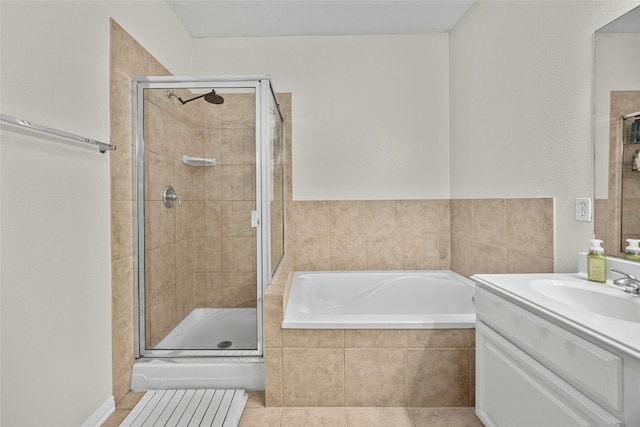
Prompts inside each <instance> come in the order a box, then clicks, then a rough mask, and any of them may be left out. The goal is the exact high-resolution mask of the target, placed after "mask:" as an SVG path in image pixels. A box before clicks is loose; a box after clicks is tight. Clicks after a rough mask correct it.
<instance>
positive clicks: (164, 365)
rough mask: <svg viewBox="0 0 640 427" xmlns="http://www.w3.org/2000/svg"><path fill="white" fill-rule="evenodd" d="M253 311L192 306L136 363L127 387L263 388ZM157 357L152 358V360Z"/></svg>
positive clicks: (260, 359) (248, 309)
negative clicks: (190, 310)
mask: <svg viewBox="0 0 640 427" xmlns="http://www.w3.org/2000/svg"><path fill="white" fill-rule="evenodd" d="M255 325H256V310H255V309H252V308H232V309H212V308H197V309H194V310H193V311H192V312H191V313H189V315H188V316H186V317H185V318H184V319H183V320H182V321H181V322H180V323H179V324H178V325H177V326H176V327H175V328H174V329H173V330H172V331H171V332H170V333H169V334H167V336H166V337H165V338H164V339H163V340H162V341H160V343H158V344H157V345H156V346H155V347H154V348H153V356H151V357H142V358H140V359H137V360H136V362H135V363H134V365H133V372H132V375H131V389H132V390H135V391H145V390H158V389H189V388H197V389H245V390H264V358H263V357H260V356H248V355H247V353H249V352H250V351H251V350H256V348H257V334H256V327H255ZM156 356H157V357H156Z"/></svg>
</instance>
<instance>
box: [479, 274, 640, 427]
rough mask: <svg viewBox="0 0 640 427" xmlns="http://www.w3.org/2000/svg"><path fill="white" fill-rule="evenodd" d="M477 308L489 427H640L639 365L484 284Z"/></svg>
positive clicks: (482, 413) (484, 417) (482, 410)
mask: <svg viewBox="0 0 640 427" xmlns="http://www.w3.org/2000/svg"><path fill="white" fill-rule="evenodd" d="M476 309H477V325H476V414H477V415H478V417H479V418H480V420H481V421H482V422H483V423H484V424H485V426H488V427H490V426H496V427H516V426H536V427H538V426H545V427H551V426H559V427H569V426H625V425H626V426H640V415H639V413H640V410H639V409H638V408H640V374H639V373H640V368H639V366H640V364H639V361H638V359H636V358H634V357H631V356H629V355H627V354H624V352H621V351H618V350H617V349H615V348H612V347H610V346H608V345H607V344H606V343H604V342H601V341H599V340H598V339H597V338H595V337H592V336H589V334H588V333H585V332H584V331H581V330H580V329H579V328H576V327H575V325H570V324H568V323H567V324H563V323H562V322H561V321H560V320H559V319H557V318H555V317H553V316H549V315H548V313H544V311H540V310H538V309H536V307H535V306H533V305H531V306H529V305H528V304H526V303H523V301H521V300H520V301H518V300H517V298H516V299H513V298H509V296H508V295H507V294H501V292H500V291H499V290H498V289H496V288H493V287H491V286H487V285H486V284H483V283H480V282H478V286H477V288H476ZM638 338H639V340H640V337H638ZM639 342H640V341H639Z"/></svg>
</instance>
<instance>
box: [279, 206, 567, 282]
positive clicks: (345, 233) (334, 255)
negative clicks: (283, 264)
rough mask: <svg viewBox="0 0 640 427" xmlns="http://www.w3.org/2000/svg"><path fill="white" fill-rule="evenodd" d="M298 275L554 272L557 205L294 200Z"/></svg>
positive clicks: (294, 263) (292, 218)
mask: <svg viewBox="0 0 640 427" xmlns="http://www.w3.org/2000/svg"><path fill="white" fill-rule="evenodd" d="M290 207H291V208H290V212H289V215H290V220H291V222H292V225H291V227H290V228H289V231H290V232H291V234H292V236H293V238H292V239H290V242H291V244H292V247H290V248H289V250H290V251H291V252H290V253H293V265H294V268H295V270H438V269H444V270H449V269H451V270H454V271H456V272H457V273H460V274H463V275H465V276H470V275H472V274H474V273H534V272H537V273H546V272H552V271H553V264H554V241H553V234H554V233H553V199H552V198H523V199H464V200H375V201H370V200H351V201H347V200H341V201H294V202H292V203H291V204H290Z"/></svg>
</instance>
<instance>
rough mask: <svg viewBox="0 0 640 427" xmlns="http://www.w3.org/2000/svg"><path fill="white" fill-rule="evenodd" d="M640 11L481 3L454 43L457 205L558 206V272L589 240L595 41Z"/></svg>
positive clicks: (624, 6)
mask: <svg viewBox="0 0 640 427" xmlns="http://www.w3.org/2000/svg"><path fill="white" fill-rule="evenodd" d="M637 4H638V2H637V1H633V2H582V1H579V2H578V1H577V2H557V1H554V2H538V1H511V2H492V1H478V2H476V3H474V5H473V6H472V7H471V8H470V10H469V11H468V12H467V13H466V15H465V16H464V17H463V19H462V20H461V22H459V23H458V25H456V27H455V29H454V31H453V32H452V33H451V34H450V39H449V40H450V53H449V54H450V58H451V62H450V68H451V70H450V71H451V74H450V80H451V100H450V104H451V140H450V141H451V142H450V143H451V164H450V173H451V194H452V197H453V198H482V197H538V196H540V197H544V196H553V197H555V198H556V222H555V223H556V270H557V271H575V269H576V262H577V261H576V260H577V253H578V251H580V250H586V249H587V247H586V245H587V244H588V239H589V238H591V236H592V235H593V223H579V222H576V221H575V210H574V203H575V198H576V197H583V196H589V197H593V195H594V172H593V171H594V166H593V164H594V149H593V136H592V119H593V115H592V108H593V107H592V93H593V90H592V88H593V33H594V31H595V30H597V29H598V28H600V27H602V26H603V25H605V24H607V23H608V22H610V21H611V20H613V19H614V18H616V17H618V16H619V15H621V14H622V13H624V12H626V11H628V10H630V9H632V8H633V7H634V6H635V5H637ZM523 244H526V242H523Z"/></svg>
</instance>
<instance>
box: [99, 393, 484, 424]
mask: <svg viewBox="0 0 640 427" xmlns="http://www.w3.org/2000/svg"><path fill="white" fill-rule="evenodd" d="M247 394H248V396H249V399H248V400H247V405H246V407H245V409H244V412H243V414H242V419H241V420H240V426H239V427H272V426H273V427H315V426H317V427H333V426H335V427H391V426H393V427H482V423H481V422H480V421H479V420H478V418H477V417H476V416H475V414H474V412H473V408H266V407H265V406H264V393H261V392H250V393H247ZM143 395H144V392H134V391H132V392H130V393H129V394H128V395H127V396H126V397H125V398H124V399H123V400H122V402H120V403H119V404H118V407H117V408H116V412H114V413H113V415H111V417H109V419H108V420H107V421H106V422H105V423H104V424H103V425H102V427H118V426H119V425H120V423H121V422H122V421H123V420H124V419H125V418H126V417H127V415H128V414H129V412H130V411H131V409H133V407H134V406H135V405H136V403H137V402H138V400H140V399H141V398H142V396H143Z"/></svg>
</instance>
